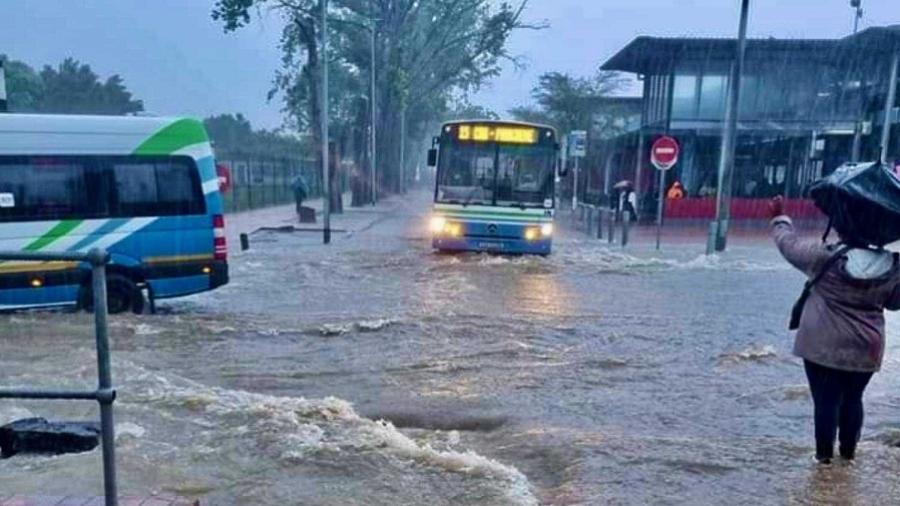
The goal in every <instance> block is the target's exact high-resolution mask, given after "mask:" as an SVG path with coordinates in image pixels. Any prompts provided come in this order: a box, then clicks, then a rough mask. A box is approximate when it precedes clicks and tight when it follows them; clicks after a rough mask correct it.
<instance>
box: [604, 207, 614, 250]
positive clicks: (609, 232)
mask: <svg viewBox="0 0 900 506" xmlns="http://www.w3.org/2000/svg"><path fill="white" fill-rule="evenodd" d="M607 219H608V220H609V225H608V226H609V228H608V229H607V231H606V237H607V239H608V242H609V244H612V243H613V242H615V240H616V213H615V212H614V211H610V212H609V216H608V218H607Z"/></svg>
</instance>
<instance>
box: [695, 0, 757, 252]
mask: <svg viewBox="0 0 900 506" xmlns="http://www.w3.org/2000/svg"><path fill="white" fill-rule="evenodd" d="M749 11H750V0H741V21H740V25H739V26H738V40H737V54H736V56H735V62H734V65H733V66H732V69H731V79H730V81H729V86H728V105H727V108H726V109H725V130H724V132H723V133H722V151H721V153H720V157H719V178H718V179H719V181H718V188H717V190H716V221H715V222H714V223H713V225H712V226H711V227H710V237H709V242H708V243H707V247H706V252H707V254H710V253H712V252H713V250H715V251H725V246H726V243H727V239H728V221H729V217H730V214H731V193H732V188H731V187H732V183H733V181H734V154H735V147H736V144H737V119H738V105H739V103H740V95H741V77H742V74H743V72H744V53H745V50H746V47H747V17H748V14H749Z"/></svg>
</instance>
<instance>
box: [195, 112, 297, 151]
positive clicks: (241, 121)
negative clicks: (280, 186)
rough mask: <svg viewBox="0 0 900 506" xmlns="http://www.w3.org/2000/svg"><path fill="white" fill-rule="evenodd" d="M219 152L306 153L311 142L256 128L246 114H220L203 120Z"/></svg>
mask: <svg viewBox="0 0 900 506" xmlns="http://www.w3.org/2000/svg"><path fill="white" fill-rule="evenodd" d="M203 123H204V124H205V125H206V131H207V132H208V133H209V137H210V139H211V140H212V142H213V146H214V147H215V148H216V150H217V152H219V153H220V154H221V153H227V154H228V155H231V156H234V155H247V156H249V155H252V154H257V155H262V156H267V157H295V158H296V157H301V156H302V157H305V156H308V154H309V149H308V146H306V145H305V144H304V143H303V142H301V141H300V140H299V139H297V138H296V137H292V136H289V135H285V134H283V133H281V132H273V131H270V130H254V129H253V126H252V125H251V124H250V121H249V120H247V118H245V117H244V115H243V114H241V113H237V114H220V115H218V116H211V117H209V118H206V119H205V120H203Z"/></svg>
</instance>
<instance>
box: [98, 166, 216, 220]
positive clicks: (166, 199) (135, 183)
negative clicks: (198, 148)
mask: <svg viewBox="0 0 900 506" xmlns="http://www.w3.org/2000/svg"><path fill="white" fill-rule="evenodd" d="M112 174H113V177H114V179H115V188H116V191H115V193H116V199H115V204H116V205H115V210H114V213H113V214H115V215H116V216H121V217H125V216H174V215H188V214H204V213H205V212H206V201H205V199H204V196H203V191H202V189H201V187H200V181H199V174H198V173H197V170H196V168H195V167H194V165H193V162H192V161H191V162H188V161H187V160H178V159H158V160H154V159H148V160H142V159H128V160H123V161H113V162H112Z"/></svg>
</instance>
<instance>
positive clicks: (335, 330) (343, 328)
mask: <svg viewBox="0 0 900 506" xmlns="http://www.w3.org/2000/svg"><path fill="white" fill-rule="evenodd" d="M395 323H397V321H396V320H391V319H387V318H378V319H374V320H361V321H358V322H352V323H325V324H323V325H321V326H320V327H319V329H318V332H319V334H320V335H322V336H326V337H327V336H339V335H343V334H347V333H350V332H378V331H381V330H384V329H386V328H388V327H390V326H391V325H394V324H395Z"/></svg>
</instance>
